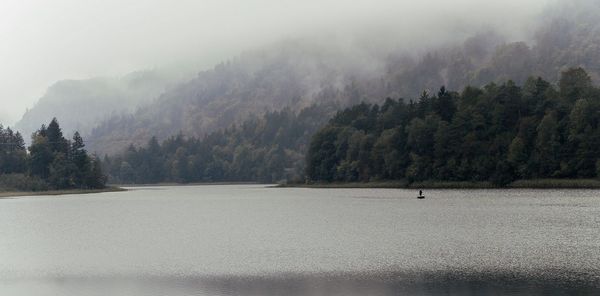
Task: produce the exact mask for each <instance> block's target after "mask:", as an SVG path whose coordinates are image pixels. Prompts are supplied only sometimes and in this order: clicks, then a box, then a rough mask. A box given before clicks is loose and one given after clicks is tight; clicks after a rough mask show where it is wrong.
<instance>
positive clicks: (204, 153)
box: [103, 105, 337, 183]
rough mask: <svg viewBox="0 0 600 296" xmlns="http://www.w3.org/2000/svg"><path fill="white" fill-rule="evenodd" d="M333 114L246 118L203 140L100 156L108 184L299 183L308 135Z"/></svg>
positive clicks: (154, 143)
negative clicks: (111, 155) (105, 170)
mask: <svg viewBox="0 0 600 296" xmlns="http://www.w3.org/2000/svg"><path fill="white" fill-rule="evenodd" d="M335 110H337V107H336V106H335V105H318V106H317V105H314V106H311V107H307V108H304V109H302V110H301V111H299V112H294V111H291V110H290V109H283V110H281V111H274V112H267V113H266V114H265V115H264V116H262V117H252V118H250V119H247V120H245V121H244V122H243V123H242V124H240V125H233V126H231V127H229V128H226V129H224V130H222V131H217V132H213V133H210V134H208V135H207V136H205V137H203V138H194V137H184V136H183V135H181V134H180V135H177V136H174V137H170V138H169V139H167V140H165V141H164V142H162V143H159V141H158V140H157V139H156V137H153V138H151V139H150V141H149V142H148V143H147V144H146V145H145V146H143V147H140V148H136V147H134V146H133V145H131V146H130V147H129V148H128V149H127V150H126V152H125V153H123V154H121V155H118V156H114V157H105V159H104V164H103V166H104V167H105V168H106V169H107V172H108V175H109V179H110V182H115V183H160V182H181V183H188V182H222V181H259V182H277V181H280V180H296V181H298V180H303V178H304V164H305V153H306V150H307V149H308V144H309V141H310V137H311V136H312V135H313V134H314V133H315V132H316V131H317V130H318V129H319V128H320V127H321V126H322V125H323V124H325V123H326V121H327V119H328V118H330V117H331V116H332V115H333V114H334V113H335Z"/></svg>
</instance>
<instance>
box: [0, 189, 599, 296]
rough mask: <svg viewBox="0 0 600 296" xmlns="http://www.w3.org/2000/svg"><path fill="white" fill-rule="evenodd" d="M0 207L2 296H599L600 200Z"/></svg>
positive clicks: (351, 194)
mask: <svg viewBox="0 0 600 296" xmlns="http://www.w3.org/2000/svg"><path fill="white" fill-rule="evenodd" d="M426 195H427V196H428V198H427V199H426V200H417V199H416V193H415V192H414V191H405V190H379V189H377V190H373V189H351V190H320V189H276V188H265V187H264V186H190V187H160V188H136V189H134V190H132V191H129V192H124V193H103V194H97V195H81V196H65V197H49V198H39V197H31V198H21V199H9V200H0V239H1V240H0V295H507V294H508V295H600V191H594V190H475V191H459V190H440V191H427V192H426Z"/></svg>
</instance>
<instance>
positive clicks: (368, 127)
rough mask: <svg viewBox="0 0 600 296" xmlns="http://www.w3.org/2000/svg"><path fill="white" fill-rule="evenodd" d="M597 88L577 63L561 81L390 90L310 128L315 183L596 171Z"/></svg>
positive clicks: (599, 141) (599, 153) (497, 180)
mask: <svg viewBox="0 0 600 296" xmlns="http://www.w3.org/2000/svg"><path fill="white" fill-rule="evenodd" d="M598 147H600V89H599V88H596V87H593V86H592V80H591V78H590V77H589V75H588V74H587V73H586V72H585V71H584V70H583V69H581V68H576V69H571V70H568V71H566V72H564V73H563V74H562V77H561V78H560V81H559V84H558V87H555V86H553V85H552V84H551V83H549V82H548V81H545V80H543V79H541V78H529V79H528V80H527V81H526V82H525V84H524V85H523V86H522V87H520V86H518V85H517V84H515V83H514V82H512V81H508V82H506V83H502V84H494V83H491V84H488V85H486V86H484V87H482V88H478V87H467V88H465V89H464V90H463V91H462V92H461V93H457V92H450V91H447V90H446V89H445V88H442V89H441V90H440V91H439V92H438V93H437V95H429V94H423V95H422V96H421V97H420V99H419V100H417V101H409V102H404V101H402V100H400V101H396V100H391V99H388V100H386V101H385V103H384V104H382V105H377V104H375V105H370V104H365V103H363V104H359V105H356V106H353V107H350V108H348V109H345V110H343V111H340V112H339V113H338V114H337V115H335V116H334V117H333V119H331V121H330V122H329V123H328V124H327V125H326V126H325V127H324V128H322V129H321V130H319V132H317V133H316V135H315V136H314V137H313V139H312V141H311V144H310V149H309V151H308V156H307V171H306V172H307V177H308V180H309V181H311V182H356V181H362V182H365V181H374V180H401V179H406V180H408V181H409V182H417V181H426V180H437V181H491V182H493V183H494V184H495V185H499V186H502V185H506V184H508V183H510V182H512V181H514V180H517V179H532V178H594V177H597V176H600V149H599V148H598Z"/></svg>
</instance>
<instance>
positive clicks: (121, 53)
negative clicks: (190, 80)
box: [0, 0, 546, 125]
mask: <svg viewBox="0 0 600 296" xmlns="http://www.w3.org/2000/svg"><path fill="white" fill-rule="evenodd" d="M545 3H546V1H545V0H535V1H527V2H526V3H523V2H522V1H517V0H507V1H502V2H501V3H500V2H498V1H487V2H486V3H485V5H483V4H482V2H481V1H474V0H460V1H451V2H450V1H437V0H425V1H419V2H418V3H415V2H414V1H389V0H380V1H366V0H359V1H351V2H348V1H341V0H325V1H316V0H312V1H279V0H253V1H237V0H228V1H216V0H204V1H178V2H177V4H176V5H175V4H174V3H173V2H171V1H165V0H154V1H116V0H107V1H78V0H57V1H53V2H52V4H49V3H48V2H46V1H41V0H26V1H17V0H7V1H2V2H1V3H0V37H2V40H3V45H4V46H2V47H1V48H0V64H1V65H2V67H0V103H1V104H2V106H3V108H2V110H1V111H0V122H2V123H4V124H5V125H6V124H13V123H14V122H15V121H17V120H18V119H20V118H21V116H22V114H23V112H24V111H25V109H26V108H30V109H31V108H34V105H35V103H36V102H37V100H38V99H39V98H40V97H42V96H43V95H44V93H46V89H47V87H48V86H50V85H52V84H54V83H55V82H56V81H62V80H81V79H89V78H91V77H111V76H112V77H121V76H123V75H125V74H126V73H130V72H135V71H140V70H144V69H154V68H162V67H165V66H172V65H188V66H189V65H192V66H195V67H196V68H197V69H196V70H197V71H200V70H203V69H207V68H210V67H212V66H213V65H215V64H217V63H219V62H221V61H224V60H227V59H229V58H231V57H233V56H236V55H238V54H240V53H241V52H244V51H247V50H253V49H257V48H264V47H265V46H267V45H268V44H272V43H276V42H279V41H280V40H284V39H297V38H313V37H314V36H316V35H320V36H321V38H328V37H327V36H331V35H332V34H333V35H337V36H344V38H342V39H352V38H353V37H352V36H357V35H358V36H361V35H362V36H369V40H370V41H369V42H371V44H372V45H373V46H375V45H379V44H385V45H386V47H389V46H393V47H397V48H401V49H414V48H418V47H421V48H423V47H430V46H431V45H433V44H439V43H440V42H442V41H448V40H452V39H455V38H456V37H457V35H467V34H469V33H470V32H472V31H474V30H476V29H477V28H479V27H481V26H484V27H498V28H499V27H501V30H502V31H503V32H502V33H506V34H511V35H512V34H515V35H523V34H522V33H523V31H522V27H523V25H524V24H526V23H527V22H529V21H530V20H531V19H533V18H534V17H535V15H537V14H539V12H540V11H541V10H542V7H543V6H544V5H545ZM507 18H510V19H511V21H510V22H506V21H505V20H506V19H507ZM501 25H502V26H501ZM441 29H443V30H441ZM450 32H452V34H450ZM444 33H445V34H444ZM525 34H526V33H525ZM349 36H350V37H349ZM390 36H394V37H395V38H390ZM463 37H464V36H463ZM57 108H60V106H57ZM46 121H47V119H46Z"/></svg>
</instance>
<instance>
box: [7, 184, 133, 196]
mask: <svg viewBox="0 0 600 296" xmlns="http://www.w3.org/2000/svg"><path fill="white" fill-rule="evenodd" d="M119 191H127V189H124V188H120V187H115V186H109V187H106V188H103V189H66V190H47V191H0V199H7V198H14V197H26V196H56V195H72V194H92V193H102V192H119Z"/></svg>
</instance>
